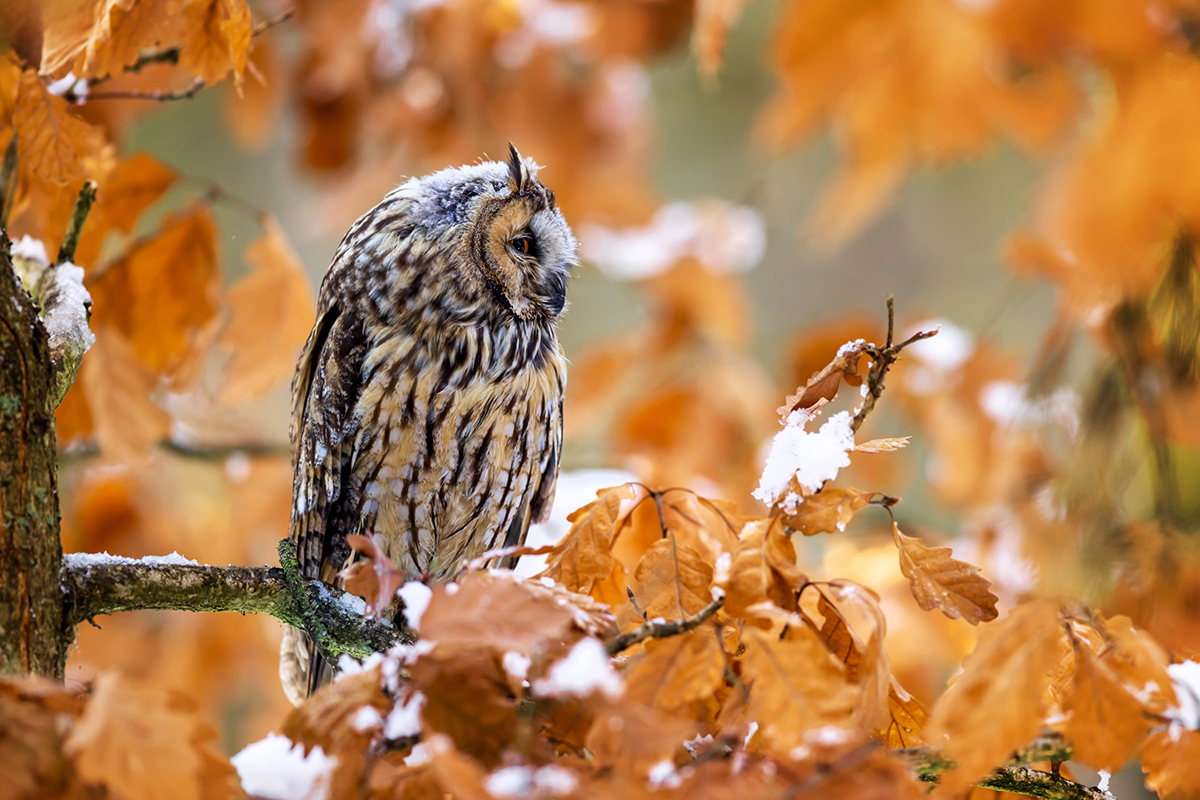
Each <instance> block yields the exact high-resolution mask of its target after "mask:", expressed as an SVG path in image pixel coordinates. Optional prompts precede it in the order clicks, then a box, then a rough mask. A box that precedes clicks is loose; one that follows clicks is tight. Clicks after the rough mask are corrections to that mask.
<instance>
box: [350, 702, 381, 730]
mask: <svg viewBox="0 0 1200 800" xmlns="http://www.w3.org/2000/svg"><path fill="white" fill-rule="evenodd" d="M382 725H383V715H382V714H380V713H379V709H377V708H376V707H375V706H363V707H362V708H360V709H359V710H358V711H355V712H354V716H353V717H351V718H350V726H351V727H352V728H354V730H356V731H358V732H359V733H366V732H367V731H373V730H375V729H376V728H378V727H380V726H382Z"/></svg>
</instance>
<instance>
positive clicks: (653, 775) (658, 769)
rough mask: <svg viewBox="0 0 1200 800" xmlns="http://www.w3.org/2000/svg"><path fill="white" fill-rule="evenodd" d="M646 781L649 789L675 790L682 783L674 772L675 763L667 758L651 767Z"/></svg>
mask: <svg viewBox="0 0 1200 800" xmlns="http://www.w3.org/2000/svg"><path fill="white" fill-rule="evenodd" d="M646 780H647V782H649V784H650V788H651V789H677V788H679V784H680V783H682V782H683V779H682V778H680V777H679V773H678V772H676V771H675V762H674V761H671V759H669V758H665V759H663V760H662V761H659V762H658V763H657V764H655V765H654V766H653V767H651V768H650V774H648V775H647V776H646Z"/></svg>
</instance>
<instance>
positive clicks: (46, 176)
mask: <svg viewBox="0 0 1200 800" xmlns="http://www.w3.org/2000/svg"><path fill="white" fill-rule="evenodd" d="M13 126H14V128H15V129H16V131H17V158H18V160H19V163H20V165H21V169H22V170H23V171H28V172H30V173H32V174H33V175H36V176H37V177H38V178H40V179H41V180H43V181H45V182H46V183H50V184H54V185H56V186H64V185H66V184H68V183H71V182H72V181H78V180H83V179H85V178H93V179H100V178H102V177H103V176H104V174H105V173H106V172H107V171H108V170H109V169H110V168H111V164H112V147H111V146H110V145H109V144H108V143H107V142H106V141H105V140H104V134H103V133H101V132H100V131H99V130H98V129H96V128H93V127H92V126H91V125H89V124H88V123H86V122H84V121H83V120H81V119H79V118H78V117H76V116H75V115H74V114H72V113H71V111H70V106H69V105H68V104H67V101H66V100H63V99H62V98H61V97H55V96H54V95H52V94H50V92H49V91H47V90H46V87H45V86H43V85H42V81H41V79H39V78H38V76H37V73H36V72H34V71H33V70H26V71H25V73H24V74H22V75H21V83H20V87H19V89H18V91H17V103H16V108H15V109H14V111H13Z"/></svg>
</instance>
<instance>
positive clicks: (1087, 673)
mask: <svg viewBox="0 0 1200 800" xmlns="http://www.w3.org/2000/svg"><path fill="white" fill-rule="evenodd" d="M1063 710H1064V711H1066V712H1069V713H1070V717H1068V719H1067V721H1066V722H1065V723H1064V724H1063V726H1062V732H1063V735H1064V736H1065V737H1066V738H1067V741H1069V742H1071V744H1072V746H1073V747H1074V750H1075V758H1078V759H1079V760H1080V761H1082V762H1084V763H1085V764H1088V765H1090V766H1092V767H1094V768H1096V769H1102V770H1105V771H1107V772H1117V771H1118V770H1119V769H1120V768H1121V767H1123V766H1125V763H1126V762H1127V761H1129V759H1130V758H1132V757H1133V754H1134V753H1135V752H1137V748H1138V745H1140V744H1141V743H1142V739H1144V738H1145V736H1146V734H1147V733H1148V732H1149V731H1150V728H1151V727H1152V723H1151V718H1150V717H1149V715H1148V713H1147V709H1146V707H1145V705H1143V704H1142V703H1141V701H1139V700H1138V699H1137V698H1136V697H1134V696H1133V695H1132V694H1131V693H1130V692H1129V690H1128V689H1127V688H1126V687H1125V685H1124V684H1123V683H1122V682H1121V680H1120V678H1118V677H1117V675H1116V674H1115V673H1114V672H1113V671H1112V670H1111V669H1109V668H1108V666H1107V665H1106V664H1105V663H1104V662H1103V661H1101V660H1100V659H1099V658H1097V657H1096V656H1095V655H1093V654H1092V652H1091V651H1090V650H1089V649H1088V648H1086V647H1080V648H1077V649H1076V651H1075V678H1074V680H1073V682H1072V688H1071V691H1070V693H1069V694H1068V695H1067V698H1066V701H1065V702H1064V703H1063Z"/></svg>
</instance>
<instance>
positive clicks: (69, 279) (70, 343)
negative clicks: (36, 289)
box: [44, 261, 96, 356]
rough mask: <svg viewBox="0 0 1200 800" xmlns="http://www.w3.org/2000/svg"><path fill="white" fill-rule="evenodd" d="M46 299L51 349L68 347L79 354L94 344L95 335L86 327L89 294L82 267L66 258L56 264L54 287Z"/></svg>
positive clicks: (90, 301)
mask: <svg viewBox="0 0 1200 800" xmlns="http://www.w3.org/2000/svg"><path fill="white" fill-rule="evenodd" d="M48 299H49V303H48V304H47V308H46V317H45V320H44V322H45V323H46V331H47V332H48V333H49V334H50V349H51V350H53V351H56V352H57V351H59V350H61V349H63V348H67V347H70V348H71V349H72V350H74V351H77V352H78V355H79V356H82V355H83V354H84V353H86V352H87V351H88V350H89V349H90V348H91V346H92V345H94V344H95V343H96V335H95V334H94V333H92V331H91V329H89V328H88V308H90V307H91V305H92V296H91V294H89V293H88V290H87V289H86V288H85V287H84V285H83V267H78V266H76V265H74V264H72V263H71V262H69V261H68V262H66V263H64V264H59V265H58V266H57V267H55V268H54V289H53V290H52V292H51V294H50V295H49V297H48Z"/></svg>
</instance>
